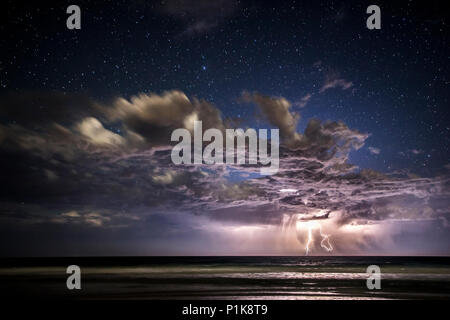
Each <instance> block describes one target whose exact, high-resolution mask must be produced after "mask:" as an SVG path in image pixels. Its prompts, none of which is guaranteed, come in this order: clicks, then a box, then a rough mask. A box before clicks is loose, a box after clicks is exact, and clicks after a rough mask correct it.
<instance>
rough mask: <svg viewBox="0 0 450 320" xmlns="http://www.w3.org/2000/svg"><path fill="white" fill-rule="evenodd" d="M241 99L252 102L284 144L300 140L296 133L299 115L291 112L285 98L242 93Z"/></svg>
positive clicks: (289, 104)
mask: <svg viewBox="0 0 450 320" xmlns="http://www.w3.org/2000/svg"><path fill="white" fill-rule="evenodd" d="M243 99H244V101H247V102H254V103H255V104H256V105H257V106H258V107H259V108H260V110H261V112H262V114H263V115H264V116H265V117H266V119H267V121H269V123H270V124H272V125H274V126H276V127H278V128H279V129H280V137H281V139H282V140H284V141H285V143H287V144H289V145H292V144H295V143H297V142H298V141H299V140H300V136H299V134H298V133H297V123H298V121H299V119H300V115H299V114H298V113H295V112H291V111H290V110H289V109H290V108H291V103H290V102H289V101H288V100H286V99H285V98H282V97H280V98H275V97H269V96H265V95H262V94H260V93H257V92H255V93H248V92H244V93H243Z"/></svg>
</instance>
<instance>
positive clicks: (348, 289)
mask: <svg viewBox="0 0 450 320" xmlns="http://www.w3.org/2000/svg"><path fill="white" fill-rule="evenodd" d="M69 265H78V266H79V267H80V268H81V287H82V289H81V290H68V289H67V287H66V280H67V277H68V276H69V275H68V274H66V268H67V266H69ZM369 265H378V266H379V267H380V268H381V272H382V275H381V290H368V289H367V287H366V279H367V277H368V275H366V269H367V267H368V266H369ZM0 289H1V292H2V295H3V296H8V297H9V298H15V297H17V298H38V299H46V298H52V299H54V298H61V299H191V300H192V299H222V300H223V299H226V300H234V299H257V300H266V299H271V300H272V299H277V300H298V299H307V300H319V299H331V300H339V299H346V300H349V299H352V300H353V299H355V300H364V299H449V298H450V258H448V257H114V258H17V259H1V260H0Z"/></svg>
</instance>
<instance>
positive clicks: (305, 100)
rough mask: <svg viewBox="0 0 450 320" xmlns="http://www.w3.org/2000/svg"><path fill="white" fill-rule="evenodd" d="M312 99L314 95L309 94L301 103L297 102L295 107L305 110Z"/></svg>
mask: <svg viewBox="0 0 450 320" xmlns="http://www.w3.org/2000/svg"><path fill="white" fill-rule="evenodd" d="M311 98H312V94H310V93H308V94H306V95H305V96H303V97H302V98H301V99H300V101H297V102H295V103H294V106H298V107H300V108H304V107H306V105H307V104H308V102H309V100H311Z"/></svg>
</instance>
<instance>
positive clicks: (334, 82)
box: [319, 77, 353, 93]
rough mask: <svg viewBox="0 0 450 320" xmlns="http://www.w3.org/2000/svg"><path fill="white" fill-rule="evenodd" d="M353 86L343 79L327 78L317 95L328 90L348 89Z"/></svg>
mask: <svg viewBox="0 0 450 320" xmlns="http://www.w3.org/2000/svg"><path fill="white" fill-rule="evenodd" d="M352 86H353V82H350V81H347V80H345V79H336V78H332V77H328V78H327V79H326V80H325V83H324V84H323V86H322V87H321V88H320V90H319V93H323V92H325V91H327V90H329V89H334V88H341V89H342V90H347V89H350V88H351V87H352Z"/></svg>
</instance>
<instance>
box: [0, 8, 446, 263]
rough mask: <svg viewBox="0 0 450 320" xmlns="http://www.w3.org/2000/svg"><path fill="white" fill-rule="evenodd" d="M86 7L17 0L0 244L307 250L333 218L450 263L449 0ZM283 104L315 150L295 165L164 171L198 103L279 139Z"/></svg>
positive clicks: (4, 91) (48, 251)
mask: <svg viewBox="0 0 450 320" xmlns="http://www.w3.org/2000/svg"><path fill="white" fill-rule="evenodd" d="M70 4H73V3H72V2H70V3H69V2H58V3H47V2H41V1H34V2H30V3H24V2H17V1H5V2H4V3H2V6H3V8H2V13H3V17H2V20H1V23H0V35H1V36H0V48H1V50H0V156H1V160H0V164H1V170H2V174H1V178H0V183H1V189H0V192H1V193H0V202H1V203H2V204H1V207H0V208H1V209H0V216H1V218H0V232H1V234H2V235H1V236H0V238H1V239H2V244H1V246H0V254H2V255H72V254H75V255H86V254H94V255H103V254H109V255H111V254H113V255H114V254H213V255H214V254H304V241H305V240H304V239H303V238H302V236H301V234H302V229H301V226H298V223H297V226H295V223H294V226H293V222H292V219H300V220H301V219H302V218H301V217H302V215H305V216H307V217H311V216H312V217H316V216H318V215H319V216H320V215H321V214H322V213H323V212H328V213H329V217H330V218H329V219H323V220H326V221H325V222H323V228H324V230H325V231H326V233H327V234H329V235H330V239H331V242H332V244H333V247H334V249H335V250H334V251H332V252H331V253H336V254H400V255H401V254H444V255H448V254H450V251H448V250H449V249H448V248H450V246H449V244H450V229H449V225H448V220H447V219H448V218H449V215H450V211H449V209H450V208H449V207H450V198H449V195H450V190H449V189H450V188H449V170H450V161H449V158H450V112H449V98H450V94H449V92H450V90H449V82H450V70H449V68H450V61H449V60H450V50H449V47H448V40H449V35H450V29H449V15H448V14H449V12H448V9H445V7H444V4H445V2H444V1H426V2H425V1H424V2H418V1H395V4H394V3H393V2H392V1H387V2H384V1H383V2H381V1H375V2H374V1H286V2H284V1H274V2H268V1H267V2H266V1H229V0H217V1H200V0H199V1H175V0H168V1H154V2H152V1H141V0H135V1H113V2H106V1H105V2H104V1H95V2H94V1H78V2H76V3H75V4H77V5H78V6H80V8H81V30H68V29H67V28H66V19H67V17H68V16H69V15H68V14H66V8H67V6H68V5H70ZM371 4H377V5H379V6H380V8H381V30H369V29H367V27H366V19H367V17H368V16H369V15H368V14H366V8H367V6H369V5H371ZM139 95H141V96H139ZM138 96H139V97H140V98H138ZM183 96H185V97H186V99H188V101H189V103H187V102H186V101H185V100H183V99H184V98H183ZM133 97H135V98H133ZM133 99H134V100H133ZM280 99H285V100H287V101H288V102H289V106H290V107H289V111H288V114H287V117H288V118H289V119H290V120H289V121H291V116H292V119H297V118H296V117H297V116H298V122H296V120H295V121H294V124H295V125H296V132H298V133H300V134H303V133H304V134H305V136H301V138H299V139H300V140H299V141H305V142H304V143H303V144H302V145H301V148H300V149H301V150H300V151H299V150H298V149H295V148H292V147H290V146H289V145H288V143H287V146H286V148H287V149H286V152H285V153H284V156H283V157H284V158H283V159H285V161H286V162H283V159H282V160H281V163H282V165H281V168H283V169H286V170H285V171H284V170H283V171H282V172H280V173H279V174H278V175H275V176H274V177H259V176H257V177H255V175H254V173H247V175H246V174H244V173H243V172H244V171H245V170H244V169H242V168H234V169H231V168H216V167H208V166H202V168H192V167H189V168H183V167H174V166H173V165H172V164H169V163H168V162H167V152H166V153H165V151H164V150H165V149H164V147H165V146H167V145H169V144H170V132H171V130H173V129H174V128H177V124H179V123H182V121H183V120H180V121H178V119H185V116H187V113H189V114H190V112H193V113H195V114H196V115H198V118H199V119H203V120H204V121H207V119H210V118H211V117H212V116H210V115H211V114H214V115H216V113H215V112H216V111H217V114H218V115H219V116H217V117H216V118H217V119H216V118H214V119H215V120H214V121H213V120H211V122H209V123H210V124H211V127H214V124H216V125H219V126H222V125H224V126H225V127H228V126H229V125H228V126H227V125H226V124H229V123H233V124H237V125H238V126H239V127H244V128H246V127H252V128H275V127H279V128H280V129H281V130H282V126H283V123H278V122H276V121H275V120H273V119H274V117H273V115H274V114H276V113H277V112H278V111H279V110H278V111H277V106H278V104H277V101H281V100H280ZM263 103H268V104H269V105H270V106H272V104H273V106H274V107H273V109H272V110H271V111H267V109H265V110H266V111H265V112H264V110H263V109H262V108H260V107H261V104H263ZM178 105H180V106H181V107H177V106H178ZM134 107H136V108H143V109H142V110H144V109H145V110H146V111H145V112H147V113H145V112H143V113H142V114H141V113H138V112H137V111H135V109H133V108H134ZM177 108H178V109H177ZM133 110H134V111H133ZM161 110H166V111H167V110H170V111H167V112H166V111H161ZM180 110H181V111H180ZM186 110H187V111H186ZM205 110H206V111H205ZM133 112H134V113H133ZM180 112H181V113H180ZM184 112H187V113H184ZM272 112H273V113H272ZM278 114H279V113H278ZM86 119H90V120H89V121H88V120H86ZM92 119H94V120H92ZM311 119H319V120H320V121H321V124H318V125H317V126H318V127H319V129H317V130H318V131H314V130H312V129H311V130H310V132H312V133H310V134H309V136H308V134H307V133H306V131H305V129H306V128H307V127H308V125H309V124H311V122H310V121H311ZM177 121H178V122H177ZM312 121H314V120H312ZM326 121H336V122H334V123H335V124H336V123H338V124H339V128H340V129H339V130H341V129H342V131H339V130H338V129H336V126H334V125H329V126H328V127H327V122H326ZM99 126H100V128H99ZM91 127H95V128H96V129H95V130H97V131H95V130H94V129H92V128H91ZM311 127H312V126H311ZM85 129H86V130H88V129H89V130H91V129H92V130H94V131H92V130H91V131H89V132H88V133H87V131H86V130H85ZM333 130H336V131H333ZM313 131H314V132H313ZM92 132H95V133H96V136H95V137H93V136H91V135H90V133H92ZM317 132H319V133H317ZM316 133H317V136H316V135H315V134H316ZM290 134H291V135H292V137H294V134H295V133H294V132H290ZM328 135H329V137H332V138H329V139H330V140H329V141H328V140H326V139H328V138H327V137H328ZM338 135H339V137H338V138H336V137H337V136H338ZM304 137H307V138H305V140H301V139H303V138H304ZM325 138H326V139H325ZM346 139H347V140H346ZM294 140H295V139H294ZM325 140H326V141H327V142H326V143H325V142H324V143H323V144H322V142H323V141H325ZM337 140H339V141H337ZM330 141H333V142H330ZM342 141H344V144H345V142H349V143H350V145H349V146H345V147H342V150H340V153H344V154H345V155H344V157H343V158H339V157H338V156H337V155H333V157H328V158H324V157H323V152H324V151H325V149H327V148H328V149H329V148H330V147H331V148H334V147H336V146H338V148H339V147H340V146H341V143H342ZM282 142H283V141H282ZM285 142H286V141H285ZM331 143H332V144H331ZM158 148H160V149H161V150H162V151H160V152H159V153H158V152H157V151H155V150H158ZM294 149H295V150H294ZM319 149H320V150H319ZM283 150H284V149H283ZM319 151H320V152H319ZM300 158H301V159H303V160H298V161H301V162H293V161H290V159H300ZM169 160H170V159H169ZM343 164H349V166H350V164H351V165H353V166H352V167H351V168H350V167H346V166H344V165H343ZM338 165H339V166H338ZM283 166H284V167H283ZM344 167H345V168H344ZM329 168H333V170H332V171H329ZM337 168H338V169H337ZM227 170H228V172H227ZM233 170H238V171H237V172H238V175H240V178H236V177H235V173H230V172H229V171H233ZM205 172H206V173H205ZM205 175H206V176H207V178H205ZM208 186H209V187H208ZM283 186H284V187H285V188H287V189H293V190H294V189H295V190H297V191H295V192H293V194H288V195H285V194H282V193H280V192H279V189H280V188H283ZM277 188H278V189H277ZM204 189H207V191H205V190H204ZM275 189H276V190H275ZM299 217H300V218H299ZM308 219H309V218H308ZM311 219H313V218H311ZM328 220H329V222H328ZM317 221H319V220H317ZM327 223H328V224H327ZM383 223H387V224H388V225H389V226H388V227H386V226H385V225H384V224H383ZM349 226H354V228H360V229H363V228H364V226H370V227H369V229H368V230H362V231H361V230H360V229H358V230H354V231H349V230H347V229H348V228H351V227H349ZM376 226H380V227H379V229H377V227H376ZM292 227H293V228H294V229H295V228H296V231H295V235H292V234H291V233H292V230H291V231H286V229H289V228H291V229H292ZM372 227H373V228H372ZM280 230H281V231H280ZM327 230H328V231H327ZM380 230H382V231H380ZM352 232H354V233H352ZM356 233H357V234H358V235H361V237H360V239H359V238H358V237H356V236H354V234H356ZM280 234H283V236H280ZM316 236H317V240H316V241H315V243H316V246H315V247H314V250H313V253H314V254H329V253H328V252H327V251H324V250H323V248H321V246H320V245H319V244H320V241H319V240H320V234H316ZM355 237H356V238H358V239H356V240H355ZM280 238H282V239H281V240H280ZM285 238H287V239H285ZM351 238H354V239H353V240H350V239H351ZM36 239H39V241H36ZM349 242H352V243H349ZM4 243H7V245H6V244H4ZM242 243H245V244H246V245H243V246H241V245H240V244H242Z"/></svg>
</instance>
